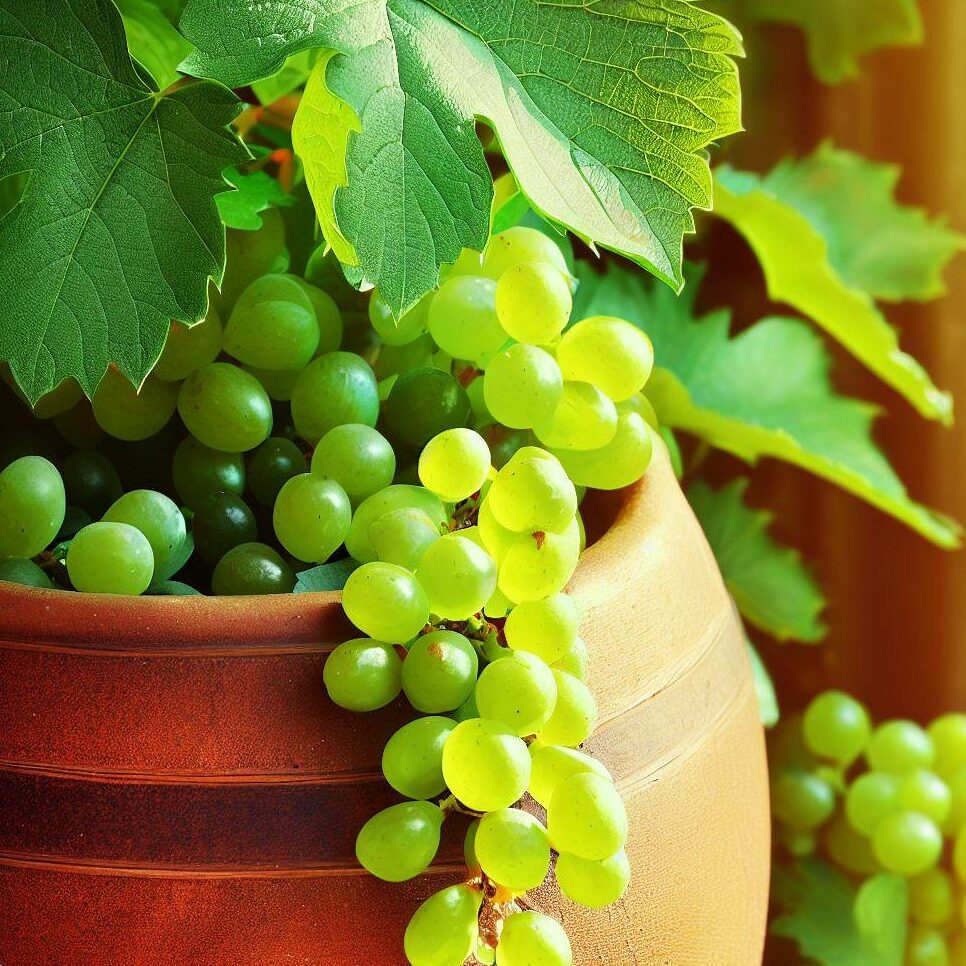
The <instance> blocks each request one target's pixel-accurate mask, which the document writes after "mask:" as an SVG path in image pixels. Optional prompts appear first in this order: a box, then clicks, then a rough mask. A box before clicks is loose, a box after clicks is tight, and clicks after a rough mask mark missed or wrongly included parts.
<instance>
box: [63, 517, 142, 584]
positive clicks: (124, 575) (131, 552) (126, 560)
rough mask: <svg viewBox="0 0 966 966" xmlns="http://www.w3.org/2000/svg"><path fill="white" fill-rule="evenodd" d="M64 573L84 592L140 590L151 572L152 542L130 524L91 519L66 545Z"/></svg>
mask: <svg viewBox="0 0 966 966" xmlns="http://www.w3.org/2000/svg"><path fill="white" fill-rule="evenodd" d="M67 573H68V574H69V575H70V581H71V583H72V584H73V585H74V587H75V588H76V589H77V590H80V591H84V592H86V593H92V594H126V595H134V596H136V595H137V594H142V593H144V591H146V590H147V589H148V585H149V584H150V583H151V575H152V574H153V573H154V555H153V554H152V552H151V544H150V543H149V542H148V539H147V537H145V536H144V534H143V533H141V531H140V530H138V529H137V527H132V526H131V525H130V524H127V523H91V524H89V525H88V526H86V527H84V528H83V529H82V530H79V531H78V532H77V534H75V536H74V539H73V540H71V542H70V546H69V547H68V548H67Z"/></svg>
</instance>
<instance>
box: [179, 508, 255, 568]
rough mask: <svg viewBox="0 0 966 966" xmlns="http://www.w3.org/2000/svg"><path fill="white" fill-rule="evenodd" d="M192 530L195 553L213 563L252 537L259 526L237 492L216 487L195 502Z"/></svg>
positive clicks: (249, 540)
mask: <svg viewBox="0 0 966 966" xmlns="http://www.w3.org/2000/svg"><path fill="white" fill-rule="evenodd" d="M191 532H192V535H193V536H194V541H195V549H196V550H197V551H198V554H199V555H200V556H201V557H202V559H204V560H207V561H208V563H210V564H216V563H218V561H219V560H221V558H222V557H224V556H225V554H226V553H228V551H229V550H231V549H232V548H234V547H237V546H238V545H239V544H242V543H251V542H252V541H254V540H255V538H256V537H257V536H258V527H257V526H256V524H255V517H254V515H253V514H252V511H251V510H250V509H249V507H248V504H247V503H246V502H245V501H244V500H243V499H242V498H241V497H240V496H238V495H237V494H235V493H228V492H226V491H225V490H217V491H216V492H214V493H209V494H208V495H207V496H206V497H205V498H204V499H203V500H202V501H201V502H200V503H199V504H198V507H197V509H196V510H195V515H194V518H193V519H192V521H191Z"/></svg>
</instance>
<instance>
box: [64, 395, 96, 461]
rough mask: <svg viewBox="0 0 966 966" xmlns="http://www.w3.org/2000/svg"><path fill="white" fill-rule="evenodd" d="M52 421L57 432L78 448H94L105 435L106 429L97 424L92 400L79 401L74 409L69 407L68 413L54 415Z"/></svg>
mask: <svg viewBox="0 0 966 966" xmlns="http://www.w3.org/2000/svg"><path fill="white" fill-rule="evenodd" d="M51 422H53V424H54V426H55V427H56V428H57V432H58V433H60V435H61V436H63V438H64V439H65V440H67V442H68V443H70V445H71V446H76V447H77V448H78V449H85V450H86V449H92V448H93V447H95V446H97V445H98V444H99V443H100V442H101V440H103V439H104V436H105V433H104V430H103V429H101V427H100V426H98V425H97V420H96V419H95V418H94V410H93V408H92V407H91V404H90V402H89V401H88V400H86V399H84V400H82V401H81V402H79V403H78V404H77V405H76V406H74V408H73V409H68V410H67V412H66V413H62V414H61V415H59V416H54V418H53V419H52V420H51Z"/></svg>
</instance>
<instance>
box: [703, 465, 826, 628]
mask: <svg viewBox="0 0 966 966" xmlns="http://www.w3.org/2000/svg"><path fill="white" fill-rule="evenodd" d="M747 488H748V480H747V479H738V480H734V481H732V482H731V483H729V484H728V485H727V486H723V487H721V489H718V490H715V489H712V488H711V487H710V486H709V485H708V484H707V483H705V482H704V481H703V480H697V481H695V482H694V483H693V484H692V485H691V486H690V487H689V488H688V499H689V500H690V501H691V506H692V508H693V509H694V512H695V515H696V516H697V518H698V520H699V521H700V522H701V526H702V527H703V528H704V532H705V535H706V536H707V538H708V543H709V544H710V545H711V549H712V550H713V551H714V555H715V557H716V558H717V561H718V566H719V567H720V568H721V574H722V576H723V577H724V580H725V584H726V585H727V587H728V590H729V591H730V593H731V596H732V597H733V598H734V600H735V603H736V604H737V606H738V610H739V611H740V612H741V615H742V616H743V617H744V618H745V620H747V621H748V622H749V623H750V624H753V625H754V626H755V627H757V628H759V629H760V630H763V631H766V632H767V633H768V634H771V635H772V636H773V637H776V638H778V640H780V641H784V640H789V639H794V640H799V641H807V642H809V643H814V642H816V641H820V640H821V639H822V638H823V637H824V636H825V633H826V630H827V628H826V627H825V625H824V624H823V623H822V622H821V620H820V619H819V617H820V615H821V612H822V610H823V609H824V607H825V599H824V597H823V596H822V592H821V590H820V588H819V586H818V584H817V583H816V582H815V579H814V578H813V577H812V575H811V574H810V573H809V572H808V570H807V569H806V568H805V565H804V564H803V563H802V558H801V556H800V555H799V553H798V551H796V550H792V549H791V548H789V547H782V546H779V545H778V544H777V543H775V541H774V540H773V539H772V537H771V536H770V535H769V533H768V527H769V525H770V524H771V521H772V519H773V515H772V514H771V513H769V512H767V511H764V510H753V509H752V508H751V507H749V506H747V505H746V504H745V502H744V496H745V491H746V490H747Z"/></svg>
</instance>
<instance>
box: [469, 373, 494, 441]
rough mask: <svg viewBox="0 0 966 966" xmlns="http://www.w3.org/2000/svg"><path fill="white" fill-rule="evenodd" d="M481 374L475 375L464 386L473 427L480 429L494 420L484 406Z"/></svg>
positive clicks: (484, 399) (484, 398)
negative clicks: (471, 414)
mask: <svg viewBox="0 0 966 966" xmlns="http://www.w3.org/2000/svg"><path fill="white" fill-rule="evenodd" d="M483 382H484V379H483V376H476V377H475V378H474V379H473V380H471V381H470V383H469V384H468V385H467V386H466V395H467V397H468V398H469V401H470V409H471V410H472V413H473V420H472V425H473V428H474V429H477V430H479V429H482V428H483V427H484V426H488V425H489V424H490V423H492V422H495V420H494V419H493V414H492V413H491V412H490V410H489V409H487V408H486V397H485V395H484V391H483Z"/></svg>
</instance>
